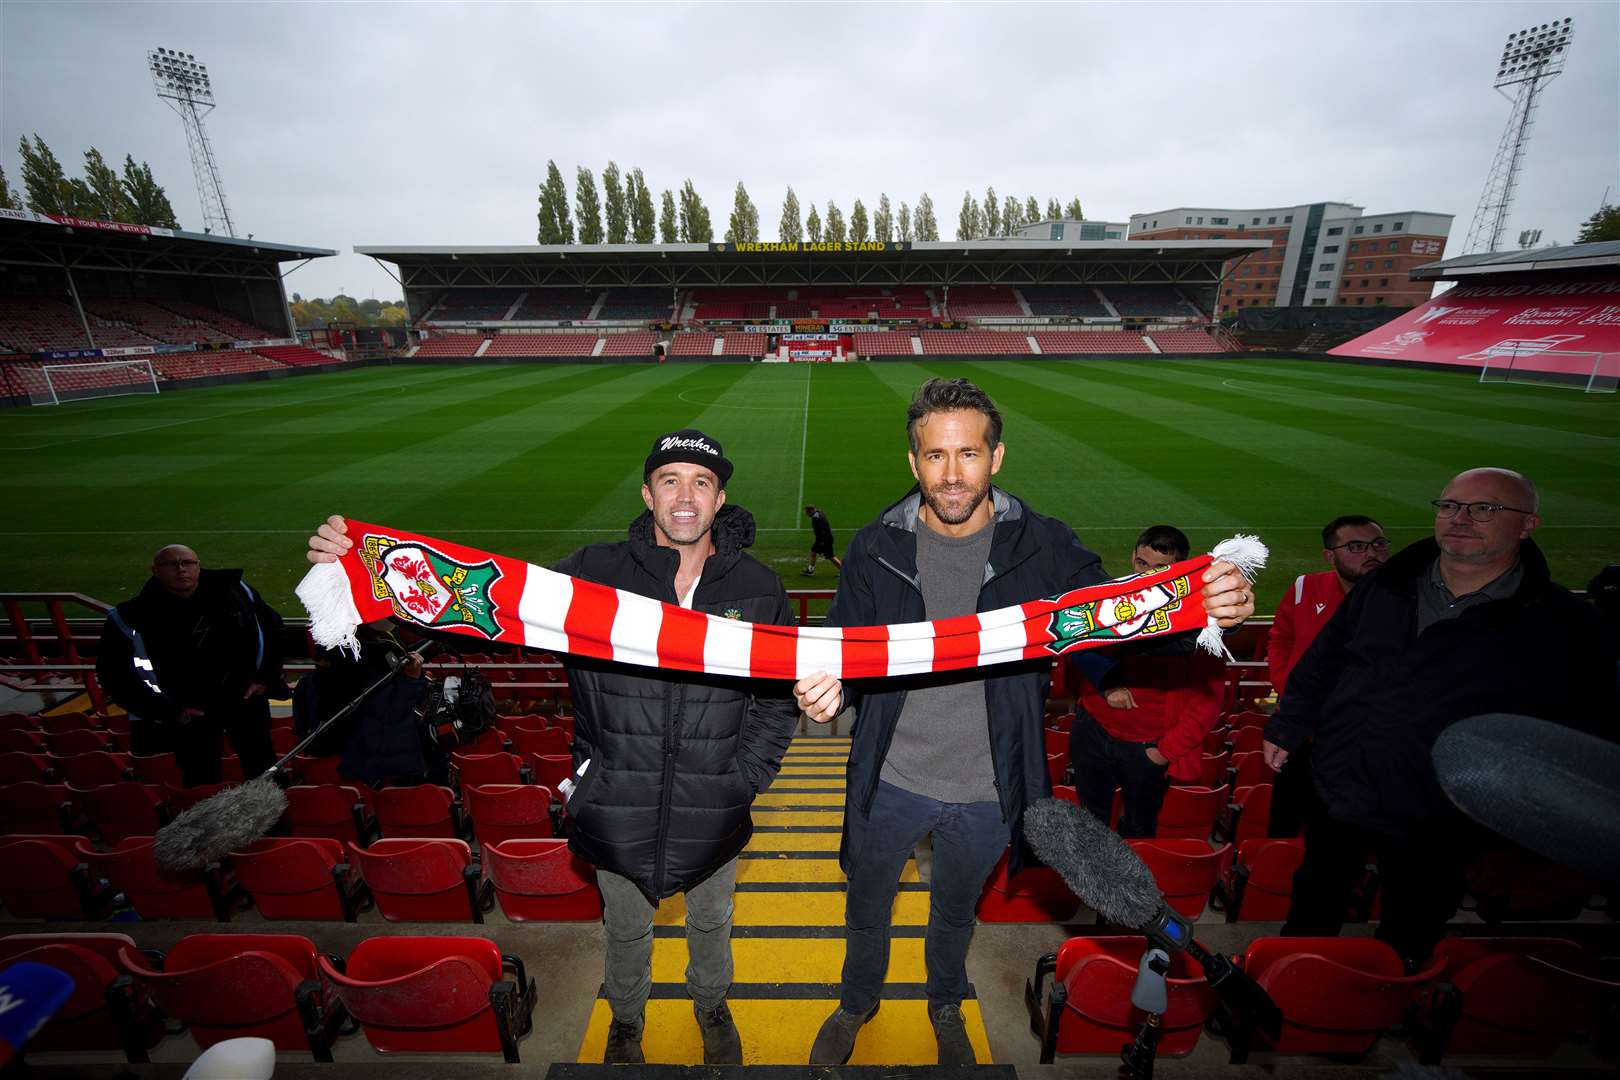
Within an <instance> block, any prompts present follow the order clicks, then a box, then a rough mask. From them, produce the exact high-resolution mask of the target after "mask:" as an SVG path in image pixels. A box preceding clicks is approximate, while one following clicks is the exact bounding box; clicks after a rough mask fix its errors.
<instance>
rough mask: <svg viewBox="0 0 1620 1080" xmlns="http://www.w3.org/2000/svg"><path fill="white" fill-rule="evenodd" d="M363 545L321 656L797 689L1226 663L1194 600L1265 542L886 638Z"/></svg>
mask: <svg viewBox="0 0 1620 1080" xmlns="http://www.w3.org/2000/svg"><path fill="white" fill-rule="evenodd" d="M348 530H349V531H348V535H349V536H350V537H351V538H353V539H354V541H355V544H354V547H352V548H351V549H349V551H348V553H347V554H345V555H343V556H342V557H341V558H340V559H339V560H338V561H337V562H335V563H322V564H317V565H316V566H315V567H314V568H313V569H311V570H310V572H309V573H308V574H307V575H306V576H305V578H304V580H303V581H302V582H300V583H299V585H298V598H299V599H300V600H302V601H303V603H304V606H305V607H306V608H308V609H309V616H310V633H311V635H312V636H313V637H314V639H315V641H316V643H317V644H319V645H321V646H322V647H325V648H334V647H338V646H343V647H347V648H349V649H351V650H354V649H358V644H357V643H356V641H355V637H354V631H355V628H356V627H357V626H359V625H360V624H361V623H365V622H371V621H373V620H376V619H382V618H388V617H390V616H391V617H393V618H397V619H401V620H404V621H406V622H409V623H413V624H415V625H417V626H420V627H423V628H425V629H429V630H448V631H450V632H451V633H455V634H462V635H465V636H468V637H472V638H475V639H479V640H482V641H487V642H491V643H496V644H500V645H507V646H519V645H521V646H525V647H527V648H531V649H540V650H544V651H546V652H553V653H571V654H573V655H575V656H588V657H595V658H598V659H603V660H612V661H615V662H618V663H623V664H635V665H637V666H640V667H649V668H662V669H664V670H666V671H700V672H704V673H706V674H710V675H731V676H738V677H744V678H765V679H800V678H803V677H804V676H806V675H810V674H813V673H815V672H817V671H825V672H828V673H829V674H832V675H836V676H839V677H840V678H845V679H859V678H881V677H885V676H891V675H914V674H918V673H921V672H934V671H952V670H956V669H961V668H979V667H987V666H989V665H992V664H1004V663H1009V662H1011V661H1015V660H1029V659H1033V658H1036V657H1046V658H1049V657H1054V656H1058V655H1061V654H1063V653H1066V652H1070V651H1072V650H1075V649H1089V648H1094V647H1096V646H1099V645H1111V644H1118V643H1119V642H1121V641H1125V640H1134V639H1140V638H1154V637H1162V636H1164V635H1166V634H1179V633H1184V632H1186V631H1190V630H1199V631H1201V633H1200V635H1199V643H1200V644H1201V645H1203V646H1204V647H1205V648H1206V649H1208V650H1209V651H1210V652H1212V653H1215V654H1216V655H1228V654H1227V653H1226V650H1225V646H1224V645H1223V644H1222V643H1221V635H1220V630H1219V628H1217V627H1216V626H1215V625H1214V622H1213V620H1211V619H1209V618H1208V617H1207V616H1206V615H1205V613H1204V606H1203V599H1202V597H1201V596H1200V595H1199V591H1200V590H1201V589H1202V588H1203V586H1204V571H1205V570H1206V568H1207V567H1208V566H1209V564H1210V563H1211V562H1212V561H1214V560H1215V559H1225V560H1227V561H1228V562H1232V563H1234V564H1235V565H1237V567H1238V568H1239V569H1240V570H1242V571H1243V572H1244V573H1245V574H1247V575H1248V576H1249V577H1250V578H1251V579H1252V578H1253V576H1254V574H1255V573H1256V572H1257V571H1258V570H1259V569H1260V568H1261V567H1263V566H1264V565H1265V559H1266V549H1265V546H1264V545H1263V544H1261V543H1260V541H1259V540H1257V539H1256V538H1254V537H1250V536H1237V537H1233V538H1232V539H1230V540H1225V541H1222V542H1221V543H1220V544H1218V545H1216V547H1215V549H1214V550H1213V551H1212V552H1211V553H1210V554H1208V555H1199V556H1197V557H1196V558H1192V559H1187V560H1185V561H1183V562H1178V563H1176V564H1174V565H1172V566H1168V567H1166V568H1165V569H1163V570H1159V571H1156V572H1154V573H1151V574H1139V575H1136V576H1134V577H1128V578H1120V579H1119V580H1116V581H1109V582H1104V583H1103V584H1100V585H1090V586H1086V587H1084V588H1079V589H1072V590H1070V591H1069V592H1066V593H1063V594H1062V595H1061V596H1051V597H1046V598H1043V599H1035V600H1030V601H1028V602H1026V603H1022V604H1017V605H1015V606H1013V607H1005V608H999V609H997V610H995V611H986V612H982V613H980V614H977V615H963V616H960V617H958V618H953V619H936V620H934V621H933V622H920V623H896V624H894V625H890V626H841V627H840V626H773V625H770V624H767V623H749V622H743V621H741V620H740V619H737V618H730V617H727V616H725V615H715V614H705V613H703V612H700V611H692V610H689V609H686V608H681V607H678V606H676V605H674V604H667V603H664V602H662V601H659V600H653V599H651V598H649V597H645V596H639V595H637V594H635V593H630V592H625V591H624V590H622V589H614V588H610V587H608V586H606V585H599V584H596V583H594V582H589V581H584V580H581V579H580V578H575V577H570V576H568V575H566V574H558V573H555V572H554V571H551V570H547V569H545V568H544V567H539V566H534V565H532V564H530V563H525V562H520V561H519V560H517V559H508V558H506V557H504V556H501V555H492V554H489V553H487V552H483V551H478V550H476V549H474V548H469V547H464V546H462V545H461V544H454V543H450V542H449V541H445V540H435V539H432V538H431V537H426V536H418V535H417V534H415V533H409V532H405V531H404V530H402V529H391V528H387V527H385V526H382V525H368V524H365V523H364V522H359V521H354V520H349V522H348Z"/></svg>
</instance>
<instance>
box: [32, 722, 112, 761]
mask: <svg viewBox="0 0 1620 1080" xmlns="http://www.w3.org/2000/svg"><path fill="white" fill-rule="evenodd" d="M45 745H46V746H47V747H48V748H49V749H50V751H51V753H52V754H53V755H56V756H58V757H72V756H74V755H77V754H93V753H96V752H97V751H106V750H110V749H112V745H113V744H112V740H111V739H110V738H108V735H107V732H105V731H102V730H100V729H99V728H97V729H93V730H92V729H85V730H78V729H74V730H71V731H63V732H60V733H59V734H56V735H46V736H45Z"/></svg>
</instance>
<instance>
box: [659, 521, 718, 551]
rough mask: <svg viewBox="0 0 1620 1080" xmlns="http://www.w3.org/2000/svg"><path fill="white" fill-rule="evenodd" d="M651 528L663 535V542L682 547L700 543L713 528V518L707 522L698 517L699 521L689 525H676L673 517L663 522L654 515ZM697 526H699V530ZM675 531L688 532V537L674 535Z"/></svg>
mask: <svg viewBox="0 0 1620 1080" xmlns="http://www.w3.org/2000/svg"><path fill="white" fill-rule="evenodd" d="M653 526H654V527H655V528H656V529H657V530H658V531H659V532H660V533H662V534H663V537H664V539H665V540H668V541H669V542H670V543H672V544H679V545H681V546H683V547H684V546H685V545H687V544H697V543H701V542H702V541H703V538H704V537H705V536H707V535H709V531H710V530H711V529H713V528H714V518H710V519H709V520H708V521H703V519H702V518H701V517H699V519H698V520H697V521H695V522H693V523H692V524H691V525H678V524H676V522H675V519H674V516H673V515H670V516H669V518H668V519H667V520H665V519H663V518H660V516H659V515H657V514H654V515H653ZM699 526H701V528H700V527H699ZM677 530H679V531H680V532H681V533H688V532H690V535H676V532H677Z"/></svg>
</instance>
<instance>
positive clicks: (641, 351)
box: [600, 330, 658, 356]
mask: <svg viewBox="0 0 1620 1080" xmlns="http://www.w3.org/2000/svg"><path fill="white" fill-rule="evenodd" d="M657 343H658V339H657V337H656V336H655V335H654V334H653V332H652V331H651V330H632V331H631V332H629V333H628V334H604V335H603V337H602V352H601V354H600V355H602V356H651V355H652V351H653V346H654V345H655V344H657Z"/></svg>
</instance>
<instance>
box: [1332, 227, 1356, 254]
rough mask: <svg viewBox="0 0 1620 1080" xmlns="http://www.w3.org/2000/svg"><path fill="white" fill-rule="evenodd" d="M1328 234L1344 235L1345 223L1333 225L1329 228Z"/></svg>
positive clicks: (1352, 249)
mask: <svg viewBox="0 0 1620 1080" xmlns="http://www.w3.org/2000/svg"><path fill="white" fill-rule="evenodd" d="M1327 234H1328V235H1329V236H1343V235H1344V226H1343V225H1335V226H1333V228H1331V229H1329V230H1328V231H1327ZM1350 250H1351V251H1354V250H1356V249H1355V248H1353V247H1352V248H1351V249H1350Z"/></svg>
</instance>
